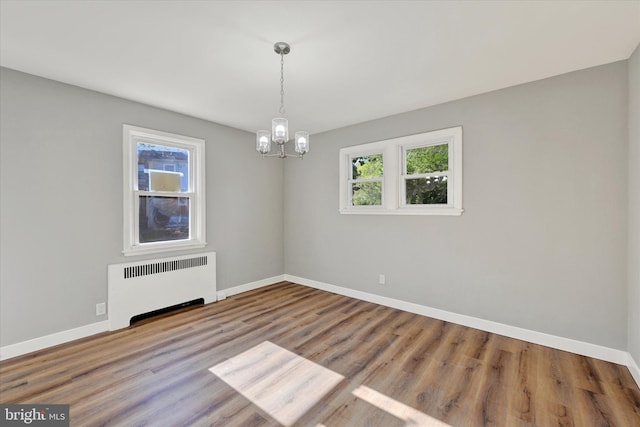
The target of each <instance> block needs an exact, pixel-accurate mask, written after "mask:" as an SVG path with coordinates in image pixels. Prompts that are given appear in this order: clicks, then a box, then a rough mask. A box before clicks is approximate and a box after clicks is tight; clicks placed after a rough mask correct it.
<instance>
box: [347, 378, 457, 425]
mask: <svg viewBox="0 0 640 427" xmlns="http://www.w3.org/2000/svg"><path fill="white" fill-rule="evenodd" d="M352 393H353V395H354V396H356V397H357V398H358V399H361V400H364V401H365V402H367V403H369V404H371V405H373V406H375V407H377V408H380V409H382V410H383V411H385V412H388V413H389V414H391V415H393V416H394V417H396V418H399V419H401V420H403V421H404V422H405V424H404V425H405V426H406V427H418V426H419V427H450V426H449V424H446V423H443V422H442V421H440V420H438V419H436V418H433V417H430V416H429V415H427V414H424V413H422V412H420V411H418V410H416V409H413V408H412V407H410V406H408V405H405V404H404V403H402V402H398V401H397V400H395V399H392V398H390V397H389V396H386V395H384V394H382V393H380V392H377V391H375V390H373V389H371V388H369V387H367V386H363V385H361V386H359V387H358V388H356V389H355V390H353V392H352Z"/></svg>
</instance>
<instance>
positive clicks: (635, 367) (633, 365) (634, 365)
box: [627, 353, 640, 387]
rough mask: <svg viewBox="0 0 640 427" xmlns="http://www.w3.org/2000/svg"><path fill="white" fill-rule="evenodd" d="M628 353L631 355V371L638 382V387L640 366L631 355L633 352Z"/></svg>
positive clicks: (628, 362) (628, 361)
mask: <svg viewBox="0 0 640 427" xmlns="http://www.w3.org/2000/svg"><path fill="white" fill-rule="evenodd" d="M627 355H628V356H629V358H628V360H627V366H628V367H629V372H631V376H632V377H633V379H634V380H636V384H638V387H640V367H639V366H638V364H637V363H636V361H635V360H633V356H632V355H631V353H627Z"/></svg>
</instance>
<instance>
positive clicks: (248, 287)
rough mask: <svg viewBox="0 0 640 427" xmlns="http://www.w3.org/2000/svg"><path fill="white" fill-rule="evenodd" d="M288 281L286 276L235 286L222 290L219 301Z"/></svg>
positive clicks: (219, 292)
mask: <svg viewBox="0 0 640 427" xmlns="http://www.w3.org/2000/svg"><path fill="white" fill-rule="evenodd" d="M284 280H286V279H285V275H284V274H281V275H279V276H273V277H269V278H267V279H262V280H257V281H255V282H250V283H245V284H244V285H238V286H234V287H232V288H227V289H220V290H219V291H218V301H220V300H223V299H225V298H226V297H229V296H231V295H237V294H241V293H243V292H248V291H253V290H254V289H259V288H263V287H265V286H269V285H273V284H274V283H278V282H282V281H284Z"/></svg>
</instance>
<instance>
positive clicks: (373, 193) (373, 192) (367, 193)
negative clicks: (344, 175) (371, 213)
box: [351, 182, 382, 206]
mask: <svg viewBox="0 0 640 427" xmlns="http://www.w3.org/2000/svg"><path fill="white" fill-rule="evenodd" d="M351 203H352V205H353V206H367V205H378V206H380V205H382V183H381V182H357V183H354V184H352V185H351Z"/></svg>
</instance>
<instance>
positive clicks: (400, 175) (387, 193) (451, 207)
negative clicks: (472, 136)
mask: <svg viewBox="0 0 640 427" xmlns="http://www.w3.org/2000/svg"><path fill="white" fill-rule="evenodd" d="M440 144H448V151H449V153H448V157H449V169H448V173H447V180H448V184H447V202H448V203H447V204H446V205H444V204H443V205H408V204H407V203H406V199H405V191H406V187H405V179H406V177H407V175H406V165H405V153H406V150H410V149H413V148H419V147H427V146H431V145H440ZM377 153H382V164H383V184H382V189H383V193H382V200H383V202H382V206H352V204H351V183H352V182H353V180H352V179H351V159H353V158H354V157H358V156H363V155H371V154H377ZM339 194H340V203H339V206H340V213H341V214H364V215H367V214H369V215H371V214H373V215H461V214H462V212H464V209H463V208H462V126H457V127H452V128H447V129H440V130H436V131H431V132H425V133H420V134H416V135H409V136H403V137H399V138H393V139H387V140H384V141H376V142H371V143H367V144H360V145H354V146H352V147H345V148H343V149H341V150H340V191H339Z"/></svg>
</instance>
